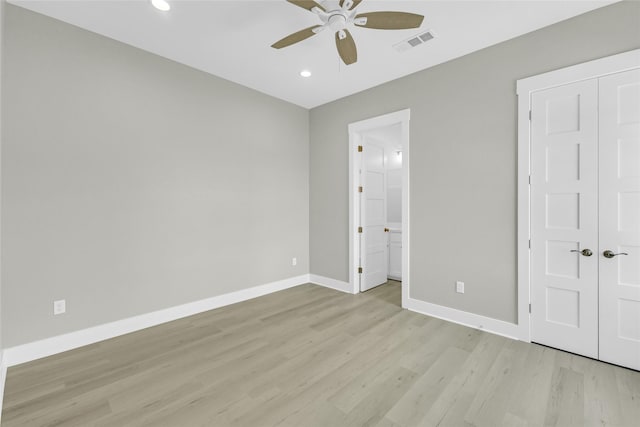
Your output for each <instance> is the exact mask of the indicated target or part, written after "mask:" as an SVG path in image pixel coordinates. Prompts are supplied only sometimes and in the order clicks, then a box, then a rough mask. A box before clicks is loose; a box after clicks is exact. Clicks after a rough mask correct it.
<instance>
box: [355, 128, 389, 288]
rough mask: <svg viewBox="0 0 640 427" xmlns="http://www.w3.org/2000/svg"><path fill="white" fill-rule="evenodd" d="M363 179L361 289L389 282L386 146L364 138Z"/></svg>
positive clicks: (361, 199)
mask: <svg viewBox="0 0 640 427" xmlns="http://www.w3.org/2000/svg"><path fill="white" fill-rule="evenodd" d="M362 146H363V150H362V167H361V171H360V181H361V184H360V185H361V188H362V192H361V193H360V224H361V227H362V233H360V257H361V259H360V265H361V267H362V273H361V275H360V290H361V291H366V290H369V289H371V288H374V287H376V286H379V285H382V284H383V283H386V281H387V259H388V247H387V238H386V233H385V226H386V214H387V192H386V168H385V156H384V147H382V146H381V145H378V144H375V143H374V142H372V141H370V140H369V139H368V138H367V137H364V138H363V145H362Z"/></svg>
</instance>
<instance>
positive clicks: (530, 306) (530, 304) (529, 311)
mask: <svg viewBox="0 0 640 427" xmlns="http://www.w3.org/2000/svg"><path fill="white" fill-rule="evenodd" d="M529 314H531V303H529Z"/></svg>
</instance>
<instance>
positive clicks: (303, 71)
mask: <svg viewBox="0 0 640 427" xmlns="http://www.w3.org/2000/svg"><path fill="white" fill-rule="evenodd" d="M300 75H301V76H302V77H311V71H309V70H302V71H300Z"/></svg>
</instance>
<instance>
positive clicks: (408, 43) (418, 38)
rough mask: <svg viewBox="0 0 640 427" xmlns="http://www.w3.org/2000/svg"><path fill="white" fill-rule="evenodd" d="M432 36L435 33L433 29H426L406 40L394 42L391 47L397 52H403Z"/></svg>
mask: <svg viewBox="0 0 640 427" xmlns="http://www.w3.org/2000/svg"><path fill="white" fill-rule="evenodd" d="M434 37H435V35H434V34H433V31H431V30H428V31H426V32H424V33H420V34H418V35H415V36H413V37H411V38H408V39H407V40H403V41H401V42H400V43H396V44H394V45H393V48H394V49H395V50H397V51H398V52H405V51H407V50H409V49H411V48H413V47H416V46H420V45H421V44H423V43H426V42H428V41H429V40H431V39H433V38H434Z"/></svg>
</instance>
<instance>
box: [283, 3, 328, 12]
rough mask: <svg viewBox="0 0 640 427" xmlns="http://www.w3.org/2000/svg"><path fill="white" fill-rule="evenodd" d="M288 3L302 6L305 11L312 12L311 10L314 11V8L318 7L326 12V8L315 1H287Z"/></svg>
mask: <svg viewBox="0 0 640 427" xmlns="http://www.w3.org/2000/svg"><path fill="white" fill-rule="evenodd" d="M287 1H288V2H289V3H291V4H295V5H296V6H300V7H301V8H303V9H307V10H308V11H311V9H313V8H314V7H317V8H318V9H320V10H321V11H323V12H326V10H325V8H324V7H322V6H320V5H319V4H318V3H316V2H315V1H313V0H287Z"/></svg>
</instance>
